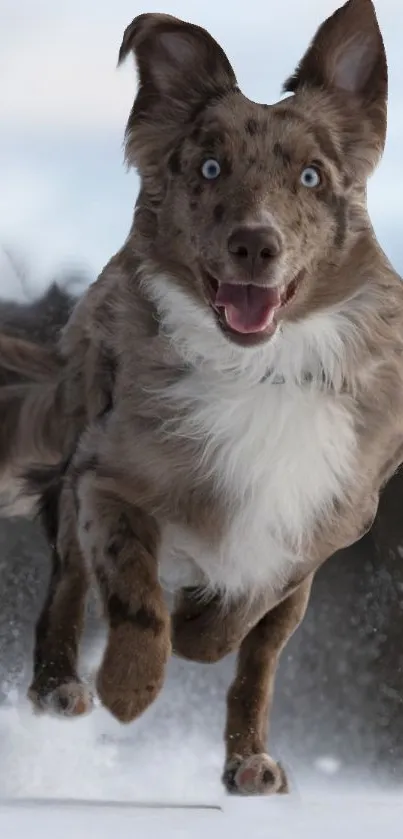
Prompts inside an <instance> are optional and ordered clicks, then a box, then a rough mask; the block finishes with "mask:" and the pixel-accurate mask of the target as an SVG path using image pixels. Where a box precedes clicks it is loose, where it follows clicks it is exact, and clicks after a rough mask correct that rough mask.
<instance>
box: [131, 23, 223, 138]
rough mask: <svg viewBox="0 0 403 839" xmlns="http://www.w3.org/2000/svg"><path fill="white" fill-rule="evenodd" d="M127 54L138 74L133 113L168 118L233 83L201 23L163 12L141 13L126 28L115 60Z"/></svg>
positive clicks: (185, 114)
mask: <svg viewBox="0 0 403 839" xmlns="http://www.w3.org/2000/svg"><path fill="white" fill-rule="evenodd" d="M129 53H132V54H133V56H134V59H135V63H136V65H137V70H138V75H139V89H138V93H137V98H136V101H135V103H134V108H135V112H134V114H133V116H136V117H140V118H141V117H146V118H147V119H152V118H153V117H155V118H157V119H158V120H162V121H164V119H166V120H167V121H169V122H171V123H172V121H173V120H175V119H177V120H178V121H179V122H180V121H181V120H186V119H189V118H191V116H192V112H193V111H194V109H195V108H197V107H198V106H202V105H203V103H204V102H206V103H207V102H208V100H209V99H211V98H213V97H214V96H218V95H220V94H223V93H225V92H227V91H228V90H230V89H233V88H234V87H236V78H235V73H234V71H233V69H232V67H231V64H230V62H229V61H228V58H227V56H226V55H225V53H224V50H223V49H222V48H221V47H220V45H219V44H218V43H217V42H216V41H215V40H214V38H212V36H211V35H209V33H208V32H207V31H206V30H205V29H203V28H202V27H201V26H195V25H193V24H190V23H186V22H185V21H183V20H179V19H178V18H175V17H172V16H171V15H164V14H151V13H150V14H142V15H139V16H138V17H136V18H135V19H134V20H133V21H132V23H131V24H130V25H129V26H128V27H127V29H126V31H125V33H124V36H123V41H122V45H121V47H120V52H119V64H121V63H122V61H124V60H125V58H126V57H127V56H128V54H129Z"/></svg>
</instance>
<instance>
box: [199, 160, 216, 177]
mask: <svg viewBox="0 0 403 839" xmlns="http://www.w3.org/2000/svg"><path fill="white" fill-rule="evenodd" d="M220 172H221V166H220V164H219V163H218V161H217V160H213V158H211V159H210V160H205V161H204V163H203V166H202V168H201V173H202V175H203V178H206V180H207V181H214V180H215V178H218V176H219V174H220Z"/></svg>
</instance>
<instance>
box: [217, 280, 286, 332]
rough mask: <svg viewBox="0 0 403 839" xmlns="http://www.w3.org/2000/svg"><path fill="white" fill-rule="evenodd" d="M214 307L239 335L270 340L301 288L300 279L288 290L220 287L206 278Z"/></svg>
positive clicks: (234, 286) (223, 320)
mask: <svg viewBox="0 0 403 839" xmlns="http://www.w3.org/2000/svg"><path fill="white" fill-rule="evenodd" d="M206 284H207V291H208V296H209V299H210V303H211V306H212V307H213V309H214V310H215V312H216V314H217V315H218V317H219V320H220V321H221V322H223V325H224V326H225V327H226V328H227V329H229V330H230V331H231V332H233V333H237V334H238V335H245V336H247V335H251V336H253V335H255V336H256V337H258V336H259V335H263V334H264V335H265V336H270V335H271V334H273V333H274V332H275V330H276V327H277V324H276V314H277V312H278V311H279V309H281V308H283V307H284V306H286V305H288V304H289V303H290V302H291V300H292V299H293V297H295V294H296V292H297V288H298V277H297V278H296V279H294V280H293V281H292V282H291V283H289V285H288V286H287V287H286V288H285V289H280V288H278V287H267V286H266V287H265V286H258V285H254V284H253V283H247V284H245V285H241V284H235V283H220V282H218V280H216V279H214V278H213V277H211V276H210V275H207V276H206Z"/></svg>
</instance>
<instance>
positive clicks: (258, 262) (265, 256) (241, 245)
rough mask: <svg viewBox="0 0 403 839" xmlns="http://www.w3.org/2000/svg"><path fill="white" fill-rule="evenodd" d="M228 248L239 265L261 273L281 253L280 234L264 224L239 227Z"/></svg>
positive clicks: (230, 239)
mask: <svg viewBox="0 0 403 839" xmlns="http://www.w3.org/2000/svg"><path fill="white" fill-rule="evenodd" d="M228 250H229V252H230V254H231V256H232V257H233V259H234V260H235V261H236V263H237V264H238V265H240V266H241V265H242V266H244V267H245V268H246V269H247V270H249V271H251V272H252V273H256V274H260V273H261V272H262V271H263V270H264V269H265V267H269V264H270V263H271V262H272V261H273V260H274V259H276V258H277V257H278V256H280V254H281V250H282V243H281V237H280V234H279V233H278V232H277V230H275V229H274V227H267V226H263V225H259V226H254V227H247V226H246V225H244V226H243V227H238V228H237V229H236V230H234V231H233V232H232V233H231V235H230V237H229V239H228Z"/></svg>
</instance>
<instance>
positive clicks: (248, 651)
mask: <svg viewBox="0 0 403 839" xmlns="http://www.w3.org/2000/svg"><path fill="white" fill-rule="evenodd" d="M311 585H312V576H309V577H308V578H307V579H306V580H305V581H304V582H302V583H300V584H299V586H298V587H297V588H296V589H295V590H294V591H293V592H292V593H291V594H289V595H288V597H286V598H285V599H284V600H283V601H281V602H280V603H279V604H278V605H277V606H274V608H271V609H270V610H269V611H268V604H269V602H270V599H271V596H270V595H268V596H267V597H264V596H262V597H261V598H259V599H257V600H256V602H254V603H252V604H249V605H248V601H247V600H240V601H239V602H237V603H234V604H232V606H226V605H225V604H224V603H223V601H222V599H221V598H220V596H219V595H216V596H215V597H213V598H212V599H211V600H210V601H208V602H207V603H203V601H200V600H198V599H197V594H196V596H195V593H193V596H192V591H191V590H183V591H182V594H181V597H180V599H179V602H178V603H177V608H176V611H175V613H174V615H173V617H172V628H173V650H174V652H175V653H176V654H178V655H180V656H182V657H184V658H187V659H188V660H190V661H192V660H193V661H200V662H206V663H207V662H217V661H220V660H221V659H222V658H223V657H224V656H225V655H228V654H229V653H231V652H234V651H235V650H239V652H238V662H237V672H236V676H235V679H234V681H233V683H232V685H231V687H230V690H229V692H228V697H227V724H226V731H225V744H226V761H225V767H224V773H223V783H224V785H225V787H226V789H227V791H228V792H230V793H234V794H238V795H272V794H274V793H284V792H287V791H288V785H287V779H286V775H285V773H284V770H283V768H282V767H281V766H280V765H279V764H278V763H276V762H275V761H274V760H272V758H271V757H269V755H268V754H267V752H266V749H267V736H268V727H269V719H270V710H271V704H272V699H273V692H274V682H275V676H276V670H277V664H278V660H279V657H280V653H281V651H282V650H283V648H284V647H285V645H286V644H287V642H288V640H289V638H290V637H291V635H292V634H293V632H294V631H295V630H296V629H297V627H298V626H299V624H300V623H301V621H302V619H303V617H304V614H305V611H306V607H307V605H308V601H309V594H310V590H311ZM265 603H266V605H265Z"/></svg>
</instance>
